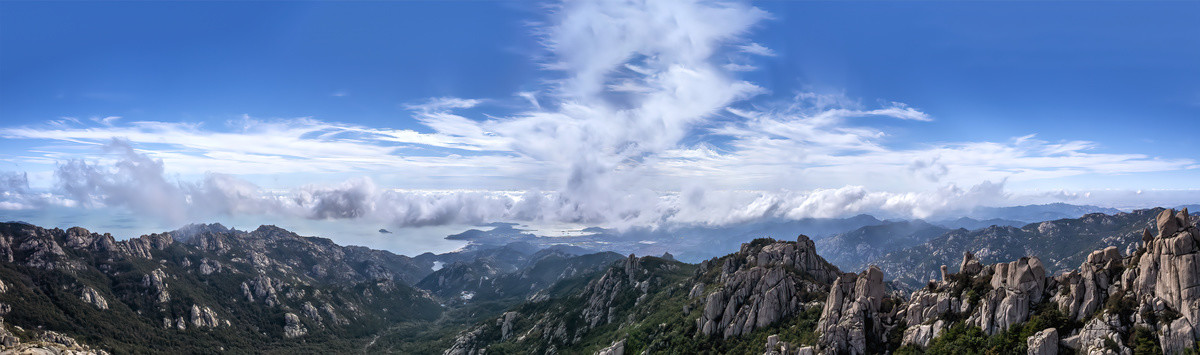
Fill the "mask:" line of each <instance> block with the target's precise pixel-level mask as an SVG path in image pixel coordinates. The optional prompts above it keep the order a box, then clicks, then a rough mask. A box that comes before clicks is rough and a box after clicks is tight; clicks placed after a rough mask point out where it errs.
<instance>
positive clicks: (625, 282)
mask: <svg viewBox="0 0 1200 355" xmlns="http://www.w3.org/2000/svg"><path fill="white" fill-rule="evenodd" d="M645 274H646V270H645V269H643V268H642V264H641V260H640V259H638V258H637V257H636V256H634V255H632V254H630V255H629V257H628V258H626V259H625V261H624V262H623V263H622V264H621V267H614V268H610V269H609V270H608V272H605V273H604V275H602V276H600V278H599V279H596V280H594V281H592V282H590V283H588V285H587V287H586V288H584V291H583V293H584V294H586V295H588V297H587V300H586V301H585V302H584V308H583V312H582V313H581V315H582V316H583V320H584V322H585V323H586V327H585V328H595V327H597V326H600V325H604V324H608V323H612V321H613V317H614V315H615V312H614V309H613V304H614V302H615V301H616V299H617V297H618V296H619V295H620V294H621V293H623V292H624V291H625V290H628V289H631V288H632V289H635V290H640V291H641V293H643V294H645V292H646V288H647V287H648V286H649V283H648V282H647V281H640V277H641V276H644V275H645Z"/></svg>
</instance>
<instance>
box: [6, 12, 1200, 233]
mask: <svg viewBox="0 0 1200 355" xmlns="http://www.w3.org/2000/svg"><path fill="white" fill-rule="evenodd" d="M1197 14H1200V3H1194V2H1161V3H1160V2H1037V1H1023V2H785V1H775V2H759V3H753V4H750V3H743V2H728V3H726V2H707V1H680V2H650V3H641V2H638V1H580V2H572V3H568V4H566V5H563V4H558V3H555V2H545V3H536V4H534V3H529V2H432V1H423V2H0V136H2V137H4V138H3V140H2V141H0V171H5V172H6V174H7V175H6V176H7V177H6V179H7V180H8V181H10V182H11V183H9V184H7V186H6V187H4V188H5V189H6V191H5V194H4V200H3V201H0V207H4V208H5V209H6V210H10V211H30V210H35V211H36V210H37V209H41V208H48V207H46V206H60V205H61V206H67V207H72V208H97V207H102V206H119V207H122V208H126V209H130V210H133V211H138V210H146V211H155V212H154V213H161V214H163V216H162V218H164V219H166V220H170V221H176V220H178V221H182V220H188V219H195V218H198V217H204V218H216V217H213V216H223V215H230V214H245V213H250V214H261V215H269V216H280V215H283V216H299V217H303V218H310V219H359V218H374V219H377V220H379V221H382V222H384V223H388V224H394V225H399V226H410V225H438V224H445V223H452V222H453V223H468V222H469V223H473V222H482V221H488V220H493V219H495V220H537V221H547V222H587V223H610V224H613V223H615V224H658V223H664V222H665V221H669V222H678V223H709V224H724V223H732V222H738V221H744V220H752V219H755V218H768V217H771V218H773V217H782V218H800V217H830V216H840V215H847V214H856V213H864V212H867V213H877V214H883V215H892V216H899V217H918V218H927V217H932V216H936V215H940V214H950V213H953V212H954V211H959V210H962V209H965V208H970V207H972V206H976V205H1012V204H1023V203H1045V202H1058V201H1066V202H1072V203H1093V204H1099V205H1106V206H1115V207H1122V208H1132V207H1146V206H1151V205H1158V204H1176V203H1184V202H1195V201H1196V200H1198V199H1200V193H1198V192H1196V189H1198V188H1200V186H1197V184H1196V181H1200V179H1198V178H1200V169H1198V168H1197V167H1198V165H1197V163H1196V161H1195V159H1196V153H1195V152H1196V148H1195V147H1196V145H1195V144H1196V143H1195V139H1192V138H1189V137H1188V135H1187V133H1186V132H1190V131H1194V128H1192V127H1194V125H1195V122H1196V118H1197V117H1200V64H1197V63H1200V21H1196V18H1197ZM114 138H116V139H117V140H116V141H114V140H113V139H114ZM73 161H74V162H78V164H74V165H72V164H71V162H73ZM72 169H74V170H72ZM22 180H24V181H22ZM154 184H158V185H161V186H159V187H158V188H156V189H151V190H154V191H157V192H154V193H144V192H137V193H135V192H130V191H132V190H135V189H130V188H129V187H130V186H147V185H154ZM158 185H154V186H158ZM1151 190H1155V191H1159V192H1158V193H1154V194H1148V193H1142V192H1144V191H1151ZM281 201H282V202H281ZM139 205H156V206H157V205H172V206H174V207H170V208H161V206H158V207H156V208H147V207H145V206H139ZM175 205H178V206H175ZM161 210H168V211H174V212H157V211H161Z"/></svg>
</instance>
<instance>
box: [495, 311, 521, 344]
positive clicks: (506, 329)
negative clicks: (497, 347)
mask: <svg viewBox="0 0 1200 355" xmlns="http://www.w3.org/2000/svg"><path fill="white" fill-rule="evenodd" d="M516 320H517V312H504V314H503V315H501V316H500V319H497V320H496V322H498V323H500V340H505V339H508V337H510V336H512V328H513V322H514V321H516Z"/></svg>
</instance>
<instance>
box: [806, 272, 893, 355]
mask: <svg viewBox="0 0 1200 355" xmlns="http://www.w3.org/2000/svg"><path fill="white" fill-rule="evenodd" d="M884 294H885V293H884V285H883V272H882V271H880V270H879V268H878V267H875V266H871V267H870V268H869V269H867V270H866V271H863V273H862V274H859V275H856V274H843V275H842V276H841V277H838V279H837V280H836V281H834V282H833V286H832V287H831V288H830V290H829V297H827V298H826V300H825V308H824V309H822V311H821V319H820V320H819V321H817V332H818V339H817V349H818V351H819V352H821V353H848V354H851V355H857V354H866V352H867V341H868V337H873V338H876V339H877V338H878V337H879V336H881V335H882V328H881V327H882V321H881V319H880V314H878V312H879V306H880V304H881V303H882V301H883V298H884ZM868 320H869V321H868ZM868 324H870V325H873V327H872V329H867V325H868Z"/></svg>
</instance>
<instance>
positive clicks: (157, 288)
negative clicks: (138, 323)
mask: <svg viewBox="0 0 1200 355" xmlns="http://www.w3.org/2000/svg"><path fill="white" fill-rule="evenodd" d="M142 287H145V288H147V289H149V291H150V296H151V298H152V299H153V300H154V301H155V302H157V303H167V302H170V301H171V293H170V292H167V273H166V272H164V271H163V270H162V269H154V271H151V272H150V273H149V274H146V275H145V276H143V277H142Z"/></svg>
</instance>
